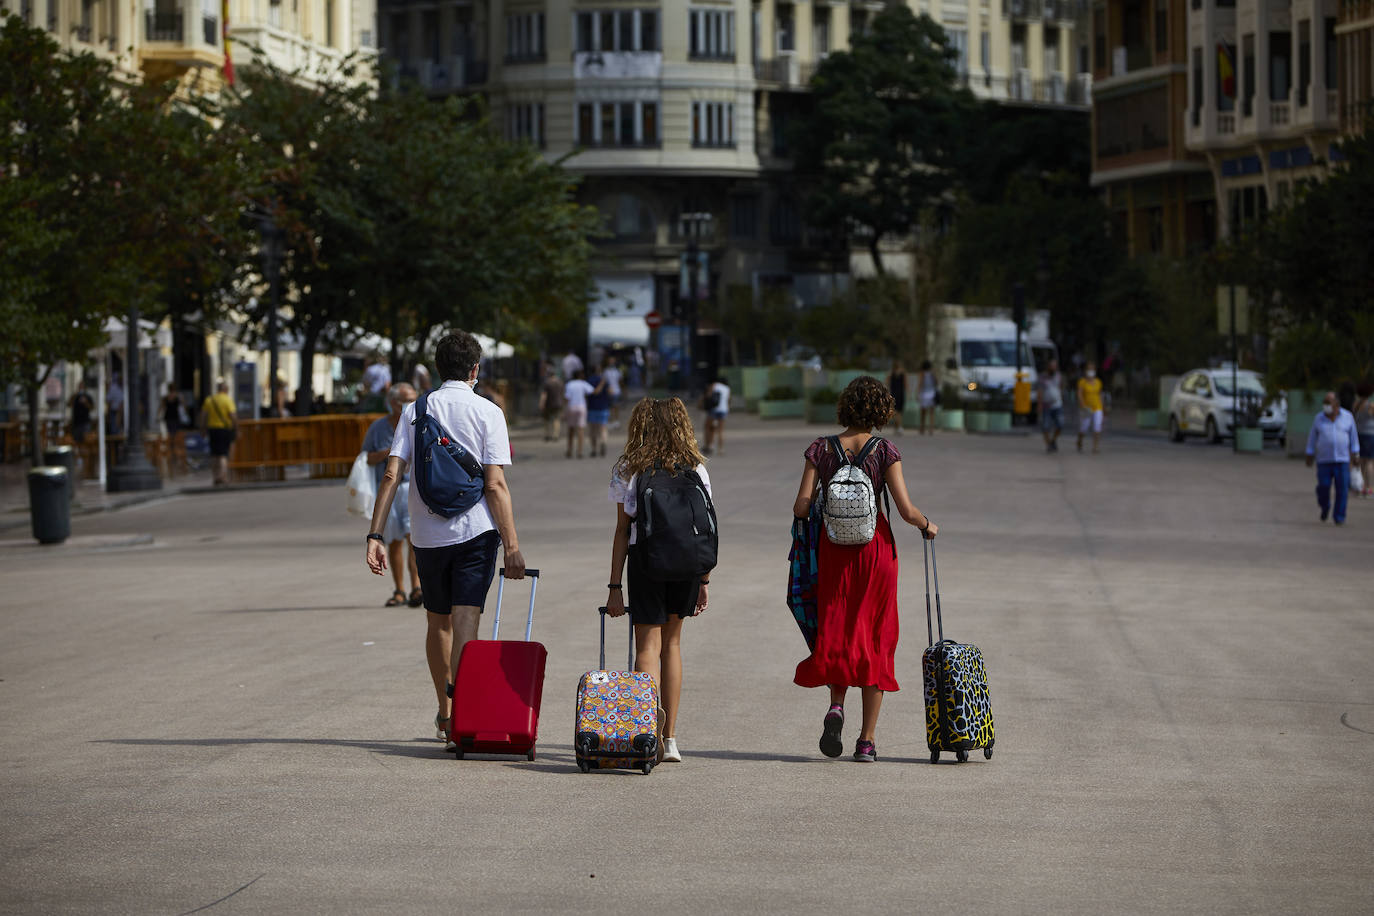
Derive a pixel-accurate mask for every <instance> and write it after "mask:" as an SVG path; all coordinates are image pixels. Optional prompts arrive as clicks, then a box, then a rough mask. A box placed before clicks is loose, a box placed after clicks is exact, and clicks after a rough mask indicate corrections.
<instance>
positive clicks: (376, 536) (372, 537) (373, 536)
mask: <svg viewBox="0 0 1374 916" xmlns="http://www.w3.org/2000/svg"><path fill="white" fill-rule="evenodd" d="M367 539H368V540H369V541H381V542H382V543H383V544H385V543H386V538H384V537H382V536H381V535H380V534H378V533H377V532H375V531H369V532H368V533H367Z"/></svg>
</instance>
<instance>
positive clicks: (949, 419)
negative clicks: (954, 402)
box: [935, 407, 964, 433]
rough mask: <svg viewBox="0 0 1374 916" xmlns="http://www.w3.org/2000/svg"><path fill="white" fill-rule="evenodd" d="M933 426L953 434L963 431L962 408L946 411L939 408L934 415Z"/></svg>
mask: <svg viewBox="0 0 1374 916" xmlns="http://www.w3.org/2000/svg"><path fill="white" fill-rule="evenodd" d="M935 425H936V426H938V427H940V428H941V429H948V430H951V431H953V432H959V433H961V432H963V431H964V409H963V408H962V407H952V408H950V409H948V410H946V409H945V408H943V407H941V408H940V409H939V410H938V411H936V413H935Z"/></svg>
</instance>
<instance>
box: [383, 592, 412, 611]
mask: <svg viewBox="0 0 1374 916" xmlns="http://www.w3.org/2000/svg"><path fill="white" fill-rule="evenodd" d="M405 603H406V593H405V592H403V591H401V590H400V589H399V588H398V589H396V591H394V592H392V593H391V597H390V598H388V599H386V604H385V605H383V607H400V606H401V605H403V604H405Z"/></svg>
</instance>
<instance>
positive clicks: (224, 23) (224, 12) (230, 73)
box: [219, 0, 234, 86]
mask: <svg viewBox="0 0 1374 916" xmlns="http://www.w3.org/2000/svg"><path fill="white" fill-rule="evenodd" d="M219 23H220V25H219V27H220V30H221V34H220V39H219V40H220V44H221V45H223V46H224V81H225V82H226V83H228V84H229V85H230V86H232V85H234V57H233V55H232V54H230V53H229V0H222V2H221V4H220V16H219Z"/></svg>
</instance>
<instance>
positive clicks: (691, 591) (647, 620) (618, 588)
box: [606, 398, 711, 763]
mask: <svg viewBox="0 0 1374 916" xmlns="http://www.w3.org/2000/svg"><path fill="white" fill-rule="evenodd" d="M705 461H706V459H705V458H703V457H702V455H701V452H700V451H699V450H698V449H697V437H696V431H695V430H694V429H693V428H692V420H691V417H690V416H689V415H688V413H687V408H686V406H685V405H684V404H683V403H682V401H680V400H678V399H677V398H659V399H656V398H644V399H643V400H642V401H640V402H639V403H638V404H636V405H635V407H634V410H633V412H631V414H630V420H629V425H628V428H627V430H626V443H625V452H624V454H622V455H621V456H620V458H619V459H618V460H617V461H616V463H615V469H614V470H613V472H612V474H611V485H610V499H611V502H613V503H615V504H616V524H615V538H614V540H613V541H612V544H611V577H610V580H609V585H608V587H607V590H608V592H609V594H608V595H607V597H606V613H608V614H610V615H611V616H612V617H620V616H621V615H623V614H625V613H626V602H625V598H624V595H623V592H624V588H623V586H622V576H623V575H624V573H625V572H626V561H627V560H628V564H629V569H628V572H629V586H630V601H629V614H630V619H631V621H632V622H633V624H634V632H635V670H636V671H647V672H648V673H649V674H650V675H651V676H652V677H653V679H654V681H655V683H657V684H658V685H659V696H660V698H661V699H662V702H663V715H662V719H663V742H662V745H661V746H662V748H663V760H664V761H665V762H671V763H679V762H681V761H682V755H681V753H680V752H679V751H678V747H677V737H676V736H677V712H678V700H679V697H680V696H681V693H682V651H681V638H682V622H683V620H685V619H686V618H688V617H695V616H697V615H698V614H700V613H701V612H702V611H704V610H706V591H707V585H708V583H709V574H708V575H705V576H701V577H699V578H696V579H690V580H685V581H670V582H663V581H659V580H657V579H655V578H652V577H651V576H650V575H649V573H648V571H647V570H646V569H645V567H644V564H643V561H642V558H641V556H640V553H639V551H638V550H637V549H636V547H637V545H636V544H635V538H636V534H637V532H636V531H635V528H634V525H633V524H632V523H633V522H634V519H635V514H636V513H637V511H638V508H639V496H638V490H639V487H638V484H639V478H640V477H641V476H642V475H644V474H645V472H654V473H671V474H694V475H696V477H697V478H698V479H699V480H700V481H701V485H702V487H703V488H704V489H705V491H706V494H707V496H708V497H709V496H710V493H711V478H710V475H708V474H707V473H706V466H705ZM657 469H661V470H657ZM688 469H690V470H688Z"/></svg>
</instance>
